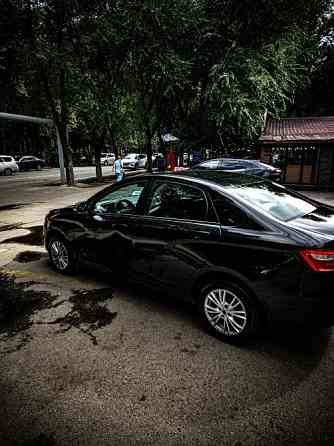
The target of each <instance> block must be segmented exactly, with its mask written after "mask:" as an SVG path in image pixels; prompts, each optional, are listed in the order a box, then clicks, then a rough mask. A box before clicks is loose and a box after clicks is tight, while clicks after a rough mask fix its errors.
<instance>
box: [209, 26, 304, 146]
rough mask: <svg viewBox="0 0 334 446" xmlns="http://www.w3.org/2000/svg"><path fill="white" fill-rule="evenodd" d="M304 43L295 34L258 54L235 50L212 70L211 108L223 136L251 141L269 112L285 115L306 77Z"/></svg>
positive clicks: (239, 49) (301, 36)
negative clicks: (298, 87) (303, 64)
mask: <svg viewBox="0 0 334 446" xmlns="http://www.w3.org/2000/svg"><path fill="white" fill-rule="evenodd" d="M303 41H304V37H303V35H297V34H293V35H290V36H288V37H287V38H285V39H282V40H279V41H278V42H275V43H271V44H268V45H265V46H263V47H261V48H258V49H256V50H251V49H244V48H240V47H239V48H238V47H236V48H233V49H232V50H231V51H230V52H229V53H228V55H227V57H226V58H225V59H224V60H223V61H222V62H221V63H219V64H217V65H214V66H213V67H212V70H211V78H210V81H211V82H210V87H209V88H210V93H209V96H210V98H209V107H210V113H211V117H212V118H213V119H215V121H216V124H217V127H218V129H219V131H220V132H221V134H222V135H224V136H225V137H226V138H233V136H236V137H238V138H240V139H244V140H247V139H252V138H254V137H257V135H258V132H259V129H260V128H261V125H262V124H263V116H264V113H265V111H266V110H268V111H270V112H272V113H273V114H275V115H277V116H282V114H284V113H285V112H286V109H287V106H288V105H289V103H290V102H292V101H293V98H294V95H295V91H296V88H297V85H298V82H299V81H300V79H301V78H302V76H305V68H304V67H303V66H302V65H301V64H300V63H299V58H300V54H301V53H302V51H303Z"/></svg>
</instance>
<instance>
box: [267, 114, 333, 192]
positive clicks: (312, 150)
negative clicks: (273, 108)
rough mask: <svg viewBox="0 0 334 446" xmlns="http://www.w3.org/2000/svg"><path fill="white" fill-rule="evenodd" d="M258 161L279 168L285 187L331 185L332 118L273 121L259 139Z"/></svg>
mask: <svg viewBox="0 0 334 446" xmlns="http://www.w3.org/2000/svg"><path fill="white" fill-rule="evenodd" d="M260 143H261V160H262V161H263V162H266V163H269V164H273V165H276V166H277V167H280V168H281V169H282V181H283V183H285V184H296V185H304V186H315V187H316V186H323V187H329V186H334V116H323V117H304V118H288V119H275V118H273V117H272V116H271V115H270V114H269V113H268V114H267V115H266V118H265V125H264V129H263V132H262V134H261V137H260Z"/></svg>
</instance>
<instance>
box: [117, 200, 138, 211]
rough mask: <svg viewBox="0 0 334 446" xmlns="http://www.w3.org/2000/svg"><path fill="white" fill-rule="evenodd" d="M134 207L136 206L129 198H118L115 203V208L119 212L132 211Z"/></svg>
mask: <svg viewBox="0 0 334 446" xmlns="http://www.w3.org/2000/svg"><path fill="white" fill-rule="evenodd" d="M135 208H136V206H135V205H134V204H133V203H131V201H130V200H126V199H123V200H119V202H118V203H117V205H116V209H117V211H119V212H122V211H124V210H129V211H133V210H134V209H135Z"/></svg>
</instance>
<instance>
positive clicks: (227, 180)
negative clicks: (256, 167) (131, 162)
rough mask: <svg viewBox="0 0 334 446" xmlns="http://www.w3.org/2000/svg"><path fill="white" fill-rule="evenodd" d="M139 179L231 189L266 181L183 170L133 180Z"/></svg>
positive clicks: (218, 173)
mask: <svg viewBox="0 0 334 446" xmlns="http://www.w3.org/2000/svg"><path fill="white" fill-rule="evenodd" d="M138 178H155V179H164V180H166V179H174V180H185V181H188V182H195V183H199V184H203V185H207V186H218V187H219V186H220V187H229V186H237V185H240V186H241V185H243V186H244V185H247V184H255V183H261V182H263V181H264V180H263V179H262V178H259V177H254V176H252V175H241V174H237V173H229V172H223V171H216V170H191V169H189V170H183V171H181V172H164V173H152V174H143V175H138V176H137V175H136V176H135V177H132V178H131V179H133V180H136V179H138Z"/></svg>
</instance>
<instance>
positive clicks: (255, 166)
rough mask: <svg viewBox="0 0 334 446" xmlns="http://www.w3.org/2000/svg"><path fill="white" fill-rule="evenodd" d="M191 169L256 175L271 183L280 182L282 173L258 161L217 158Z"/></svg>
mask: <svg viewBox="0 0 334 446" xmlns="http://www.w3.org/2000/svg"><path fill="white" fill-rule="evenodd" d="M192 169H196V170H197V169H202V170H221V171H223V172H232V173H242V174H246V175H256V176H258V177H262V178H266V179H268V180H272V181H280V180H281V175H282V171H281V169H278V168H277V167H274V166H271V165H270V164H266V163H263V162H262V161H259V160H247V159H232V158H218V159H212V160H208V161H203V162H202V163H199V164H196V165H195V166H193V167H192Z"/></svg>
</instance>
